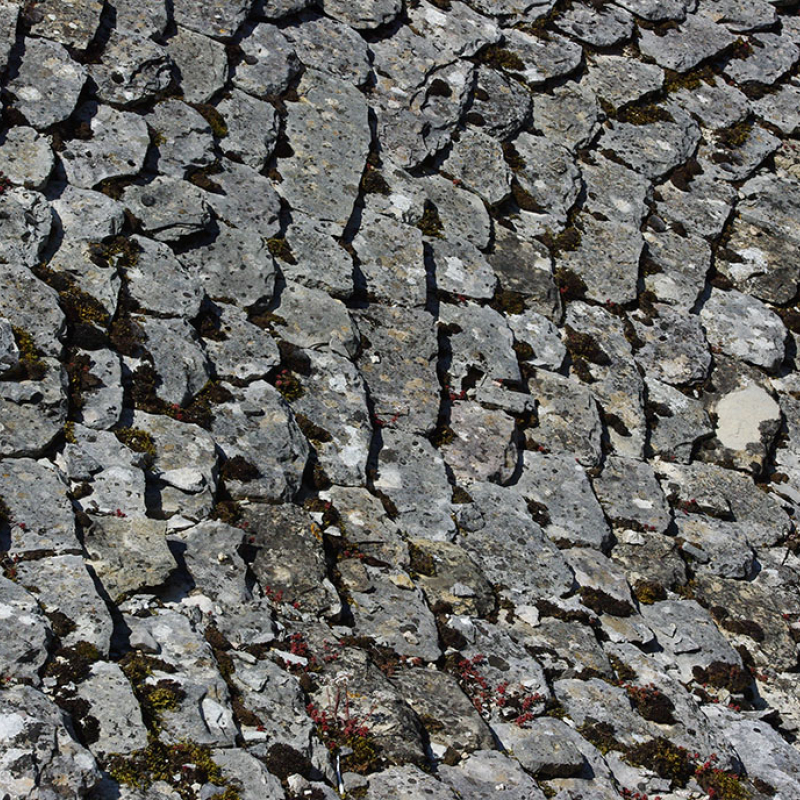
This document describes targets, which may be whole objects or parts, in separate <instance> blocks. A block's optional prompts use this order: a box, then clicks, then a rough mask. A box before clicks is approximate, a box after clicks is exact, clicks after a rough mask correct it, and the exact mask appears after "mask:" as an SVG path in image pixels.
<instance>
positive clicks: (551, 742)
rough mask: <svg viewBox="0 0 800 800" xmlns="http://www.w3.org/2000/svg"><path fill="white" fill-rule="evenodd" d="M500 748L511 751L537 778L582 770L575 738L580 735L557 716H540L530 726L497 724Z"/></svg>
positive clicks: (569, 775) (582, 761) (580, 754)
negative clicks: (501, 746) (555, 717)
mask: <svg viewBox="0 0 800 800" xmlns="http://www.w3.org/2000/svg"><path fill="white" fill-rule="evenodd" d="M495 730H496V732H497V734H498V736H499V738H500V741H501V743H502V745H503V747H504V748H505V749H507V750H513V752H514V756H515V757H516V758H517V760H518V761H519V763H520V764H521V765H522V766H523V767H524V768H525V769H526V770H527V771H528V772H529V773H530V774H531V775H533V776H534V777H536V778H538V779H539V780H546V779H548V778H569V777H571V776H572V775H578V774H580V772H581V771H582V770H583V765H584V758H583V753H581V751H580V750H579V749H578V747H577V745H576V740H580V734H578V733H577V731H575V730H573V729H572V728H570V727H569V725H567V724H566V723H565V722H563V721H562V720H560V719H553V718H551V717H539V718H538V719H536V720H533V721H532V722H531V723H530V727H524V728H522V727H518V726H516V725H513V724H508V723H506V724H504V725H500V726H498V727H497V728H496V729H495Z"/></svg>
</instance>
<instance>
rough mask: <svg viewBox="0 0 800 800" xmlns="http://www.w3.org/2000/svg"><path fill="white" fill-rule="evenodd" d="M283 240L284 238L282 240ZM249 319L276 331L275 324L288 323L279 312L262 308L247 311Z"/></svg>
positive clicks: (265, 329)
mask: <svg viewBox="0 0 800 800" xmlns="http://www.w3.org/2000/svg"><path fill="white" fill-rule="evenodd" d="M281 241H283V240H281ZM247 319H248V321H249V322H251V323H252V324H253V325H255V326H256V327H257V328H261V330H264V331H269V332H270V333H273V334H274V333H275V326H276V325H279V326H283V325H286V320H285V319H284V317H281V316H280V315H278V314H273V313H272V312H271V311H264V310H262V309H250V310H249V311H248V313H247Z"/></svg>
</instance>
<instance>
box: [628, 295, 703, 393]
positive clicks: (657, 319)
mask: <svg viewBox="0 0 800 800" xmlns="http://www.w3.org/2000/svg"><path fill="white" fill-rule="evenodd" d="M653 310H654V312H655V313H654V314H653V315H652V316H649V317H648V316H646V315H645V314H644V313H642V312H636V313H633V314H631V315H630V320H631V323H632V324H633V327H634V330H635V331H636V336H637V338H638V339H639V342H640V346H639V347H638V349H637V350H636V361H637V362H638V363H639V364H641V365H642V367H643V368H644V370H645V372H646V373H647V375H648V377H651V378H654V379H655V380H659V381H662V382H663V383H668V384H670V385H671V386H680V385H682V384H687V383H702V381H704V380H705V379H706V376H707V375H708V372H709V370H710V368H711V353H709V351H708V343H707V342H706V337H705V334H704V333H703V328H702V326H701V325H700V319H699V317H698V316H697V315H695V314H686V313H684V312H682V311H676V310H674V309H672V308H671V307H670V306H661V305H658V306H653Z"/></svg>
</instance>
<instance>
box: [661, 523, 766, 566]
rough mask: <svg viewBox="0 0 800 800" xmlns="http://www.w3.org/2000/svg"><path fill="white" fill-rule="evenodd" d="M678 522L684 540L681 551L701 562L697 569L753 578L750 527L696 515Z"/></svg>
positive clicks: (679, 532)
mask: <svg viewBox="0 0 800 800" xmlns="http://www.w3.org/2000/svg"><path fill="white" fill-rule="evenodd" d="M675 522H676V524H677V526H678V535H679V536H680V537H681V539H683V544H682V545H681V550H682V551H683V552H684V553H686V554H687V555H688V556H690V557H691V558H692V560H693V561H694V562H696V563H697V566H696V567H695V569H696V570H698V571H700V572H706V573H711V574H712V575H719V576H720V577H722V578H739V579H744V578H747V577H749V575H750V573H751V571H752V568H753V559H754V554H753V550H752V548H751V547H750V545H749V544H748V541H747V527H746V525H743V524H742V523H739V522H727V521H724V520H717V519H709V518H703V517H698V516H696V515H692V516H691V517H685V516H682V515H679V516H678V517H676V519H675Z"/></svg>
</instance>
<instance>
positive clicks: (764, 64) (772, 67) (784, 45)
mask: <svg viewBox="0 0 800 800" xmlns="http://www.w3.org/2000/svg"><path fill="white" fill-rule="evenodd" d="M798 58H800V47H798V46H797V44H796V42H795V41H794V39H793V38H792V37H791V36H789V35H787V34H786V33H756V34H753V36H751V37H750V39H749V50H748V52H747V53H746V55H745V57H744V58H738V59H737V58H731V59H730V60H729V61H728V63H727V64H726V66H725V74H726V75H727V76H728V77H729V78H731V79H732V80H734V81H736V83H739V84H742V83H766V84H771V83H775V81H777V80H778V79H779V78H780V77H781V76H783V75H784V74H785V73H786V72H788V71H789V70H790V69H791V68H792V67H793V66H794V65H795V64H796V63H797V60H798Z"/></svg>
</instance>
